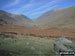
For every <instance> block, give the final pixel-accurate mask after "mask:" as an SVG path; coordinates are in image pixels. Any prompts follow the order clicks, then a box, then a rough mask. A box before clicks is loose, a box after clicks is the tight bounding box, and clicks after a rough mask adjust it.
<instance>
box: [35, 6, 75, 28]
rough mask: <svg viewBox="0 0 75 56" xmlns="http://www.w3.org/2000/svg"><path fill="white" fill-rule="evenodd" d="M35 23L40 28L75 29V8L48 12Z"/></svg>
mask: <svg viewBox="0 0 75 56" xmlns="http://www.w3.org/2000/svg"><path fill="white" fill-rule="evenodd" d="M36 22H37V23H38V24H39V25H40V27H41V28H48V27H67V28H75V6H72V7H69V8H64V9H57V10H52V11H49V12H47V13H45V14H44V15H42V16H41V17H39V18H38V19H37V20H36Z"/></svg>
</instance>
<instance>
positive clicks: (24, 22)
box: [0, 10, 35, 27]
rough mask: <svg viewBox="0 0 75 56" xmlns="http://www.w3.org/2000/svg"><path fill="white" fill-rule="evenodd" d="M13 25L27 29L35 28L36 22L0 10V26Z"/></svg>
mask: <svg viewBox="0 0 75 56" xmlns="http://www.w3.org/2000/svg"><path fill="white" fill-rule="evenodd" d="M2 24H3V25H6V24H13V25H20V26H26V27H33V26H35V24H34V22H33V21H32V20H31V19H29V18H28V17H26V16H24V15H16V14H11V13H8V12H5V11H2V10H0V25H2Z"/></svg>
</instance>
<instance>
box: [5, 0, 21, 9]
mask: <svg viewBox="0 0 75 56" xmlns="http://www.w3.org/2000/svg"><path fill="white" fill-rule="evenodd" d="M19 2H20V0H14V1H13V2H10V3H9V4H7V5H5V6H4V7H5V8H7V7H11V6H14V5H16V4H18V3H19Z"/></svg>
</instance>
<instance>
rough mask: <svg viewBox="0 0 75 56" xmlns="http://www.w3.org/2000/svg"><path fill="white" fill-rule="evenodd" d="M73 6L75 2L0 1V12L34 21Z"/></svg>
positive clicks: (54, 0) (53, 0)
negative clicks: (22, 16)
mask: <svg viewBox="0 0 75 56" xmlns="http://www.w3.org/2000/svg"><path fill="white" fill-rule="evenodd" d="M72 5H75V0H0V10H4V11H7V12H9V13H13V14H22V15H26V16H27V17H29V18H31V19H34V18H38V17H39V16H41V15H42V14H44V13H46V12H48V11H50V10H55V9H59V8H66V7H70V6H72Z"/></svg>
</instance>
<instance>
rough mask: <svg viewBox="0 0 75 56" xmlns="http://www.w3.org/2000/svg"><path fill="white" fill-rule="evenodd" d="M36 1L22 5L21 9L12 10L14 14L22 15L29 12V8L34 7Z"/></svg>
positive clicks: (31, 0) (32, 0)
mask: <svg viewBox="0 0 75 56" xmlns="http://www.w3.org/2000/svg"><path fill="white" fill-rule="evenodd" d="M34 3H35V1H34V0H30V1H29V3H27V4H24V5H22V6H21V7H20V8H18V10H17V9H12V11H13V12H15V13H21V12H23V11H26V10H28V9H29V8H31V7H33V6H34Z"/></svg>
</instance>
